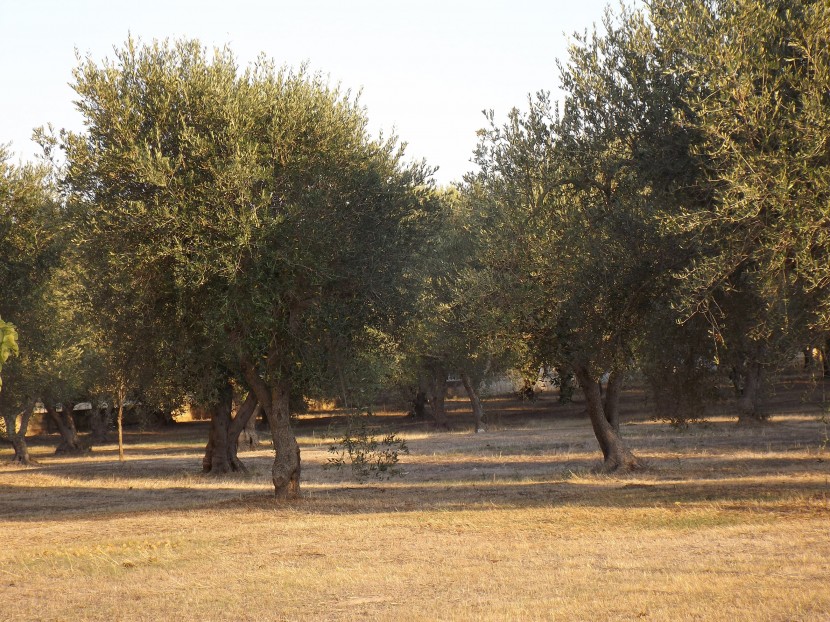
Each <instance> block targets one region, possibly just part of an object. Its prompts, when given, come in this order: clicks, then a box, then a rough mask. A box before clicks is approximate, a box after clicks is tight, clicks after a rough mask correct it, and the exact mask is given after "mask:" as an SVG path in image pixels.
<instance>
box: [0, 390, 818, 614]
mask: <svg viewBox="0 0 830 622" xmlns="http://www.w3.org/2000/svg"><path fill="white" fill-rule="evenodd" d="M828 388H829V389H830V386H828ZM822 393H823V387H821V386H820V385H819V386H818V387H815V386H811V385H810V384H809V383H808V382H807V381H806V380H804V381H800V380H797V379H795V380H792V381H791V382H790V383H789V384H788V385H787V386H785V387H782V388H780V389H779V391H778V392H777V393H776V394H775V395H774V396H773V398H772V401H771V408H772V410H773V412H774V413H775V414H774V416H773V417H772V419H771V421H770V423H768V424H764V425H756V426H749V427H742V426H738V425H737V424H736V422H735V420H734V419H733V418H731V417H729V416H728V411H723V412H721V413H716V414H715V416H713V417H711V418H710V419H709V421H708V423H706V424H702V425H696V426H693V427H691V428H690V429H688V430H686V431H677V430H674V429H672V428H671V427H669V426H667V425H665V424H662V423H655V422H652V421H650V420H648V419H647V418H645V417H644V416H642V415H641V413H642V412H643V410H644V409H643V400H642V397H641V396H640V395H639V394H638V393H636V392H629V393H627V394H626V396H625V403H624V405H625V417H624V421H625V423H624V426H623V432H624V435H625V437H626V438H627V439H628V441H629V442H630V443H631V445H632V446H633V448H634V449H635V451H636V452H637V454H638V455H639V456H641V457H644V458H646V459H647V461H648V468H647V469H646V470H644V471H642V472H638V473H634V474H628V475H619V476H616V475H615V476H609V475H601V474H597V473H595V472H594V470H593V469H594V467H596V466H597V460H598V454H597V450H596V444H595V441H594V440H593V437H592V435H591V431H590V426H589V424H588V422H587V421H586V420H585V418H584V416H583V415H582V414H581V413H582V409H583V406H582V405H581V404H579V403H576V404H573V405H570V406H567V407H562V406H559V405H557V404H556V403H555V400H553V399H541V400H539V401H537V402H534V403H520V402H510V401H503V400H497V401H491V402H490V403H489V404H488V406H489V409H490V412H491V419H492V420H494V421H495V425H494V426H492V427H491V430H490V431H488V432H487V433H485V434H479V435H473V434H470V433H469V428H470V426H471V418H470V416H469V413H468V412H467V411H466V410H465V404H464V403H463V402H461V401H457V402H453V403H452V407H453V410H454V417H455V419H454V420H455V421H456V422H457V424H456V425H457V429H456V430H455V431H452V432H449V433H437V432H433V431H432V430H430V429H429V428H428V427H427V426H426V425H424V424H416V423H412V422H411V421H410V420H407V419H405V418H403V417H402V416H400V415H398V414H394V413H389V414H387V415H386V416H384V417H382V423H383V426H384V427H385V428H388V429H392V430H396V431H398V432H399V433H400V434H401V435H403V436H404V437H405V438H406V439H407V442H408V444H409V447H410V450H411V454H410V455H409V456H404V457H403V468H404V469H405V471H406V475H405V476H404V477H402V478H399V479H395V480H392V481H388V482H387V481H384V482H370V483H368V484H359V483H357V482H354V481H352V480H350V479H349V477H348V474H347V473H337V472H332V471H326V470H323V468H322V465H323V464H324V463H325V462H326V460H327V458H328V457H329V455H330V454H328V452H327V451H326V450H327V447H328V441H327V439H326V438H325V437H326V434H327V433H328V432H329V427H328V426H329V424H330V421H329V420H328V419H327V418H326V417H325V416H319V417H316V418H315V417H309V418H307V419H304V420H302V421H300V423H299V425H298V430H299V435H300V441H301V445H302V452H303V463H304V471H303V480H304V498H303V499H302V500H300V501H298V502H294V503H290V504H284V505H277V504H275V502H274V501H273V500H272V498H271V494H270V487H269V481H268V480H269V471H270V463H271V460H272V453H271V452H270V451H269V450H268V449H267V448H263V449H261V450H259V451H256V452H251V453H245V454H243V455H242V458H243V460H244V461H245V462H246V464H248V465H249V467H250V468H251V470H252V473H251V475H249V476H228V477H222V478H216V477H206V476H202V475H201V474H200V472H199V471H200V464H201V450H202V447H203V445H204V441H205V438H206V426H205V425H204V424H198V423H193V424H184V425H179V426H176V428H174V429H170V430H165V431H162V432H152V433H150V432H147V433H143V434H138V433H130V434H128V435H127V440H128V445H127V457H128V461H127V462H126V463H124V464H119V463H118V461H117V453H116V448H115V446H113V445H108V446H103V447H100V448H98V447H96V448H95V451H94V452H93V453H92V454H90V455H88V456H82V457H57V456H54V455H52V453H51V452H52V448H53V447H54V443H55V439H54V438H51V439H50V438H48V437H47V438H39V439H34V442H33V454H34V456H35V457H36V458H37V459H38V460H40V462H41V463H40V465H39V466H36V467H30V468H23V467H15V466H10V465H9V464H8V462H7V458H8V457H9V456H10V455H11V452H10V449H9V448H7V447H2V448H0V535H2V546H0V619H3V620H10V621H11V620H154V621H155V620H168V619H177V620H226V619H236V620H280V619H286V620H294V619H302V620H341V619H342V620H352V619H399V620H476V619H494V620H524V619H549V620H589V619H590V620H672V621H675V620H677V621H682V620H729V621H730V622H734V621H738V620H747V621H749V620H752V621H760V620H830V590H828V589H827V579H828V576H830V501H828V497H830V455H828V452H827V451H826V444H827V439H828V437H827V433H828V430H827V425H826V424H825V423H823V421H822V416H823V414H824V412H825V410H824V407H823V405H822V403H821V401H822V396H821V394H822Z"/></svg>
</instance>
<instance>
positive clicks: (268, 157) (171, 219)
mask: <svg viewBox="0 0 830 622" xmlns="http://www.w3.org/2000/svg"><path fill="white" fill-rule="evenodd" d="M74 88H75V90H76V91H77V93H78V96H79V109H80V111H81V113H82V114H83V116H84V120H85V123H86V126H87V127H86V131H85V132H84V133H82V134H64V135H63V136H62V139H61V146H62V147H63V148H64V149H65V151H66V154H67V167H66V177H65V182H66V184H67V187H68V188H69V190H70V199H71V203H72V205H73V213H74V214H75V218H76V224H77V227H76V231H77V232H78V238H77V241H76V246H77V247H78V248H79V249H81V252H82V253H83V257H84V259H85V263H86V264H88V265H93V266H95V269H94V271H92V274H93V275H95V274H107V275H108V279H107V280H106V283H104V284H102V285H101V286H100V287H97V288H96V289H97V292H98V293H99V297H98V300H100V301H101V302H102V303H103V304H105V305H106V307H107V309H109V310H112V311H111V312H110V313H108V314H106V315H105V316H103V317H102V318H101V322H99V325H98V327H99V330H100V331H101V334H102V335H103V336H104V338H105V339H107V340H109V341H110V342H112V343H115V344H117V345H118V348H117V349H116V350H115V351H114V354H116V355H117V356H116V357H115V359H116V360H115V362H113V363H112V365H110V367H112V368H113V372H114V374H115V375H121V376H125V377H126V378H127V379H128V380H129V381H131V383H134V382H135V380H134V379H135V378H136V377H140V376H142V375H145V376H146V375H147V373H148V372H147V370H146V369H144V368H143V365H142V363H146V362H149V361H152V362H153V364H154V366H155V367H156V368H157V369H158V368H162V369H163V370H164V376H166V377H167V378H168V380H167V381H168V383H170V385H171V388H175V387H181V389H183V390H184V389H186V390H187V392H188V393H189V394H191V395H193V396H194V397H195V398H196V399H197V400H198V401H200V402H209V401H210V400H211V399H214V398H215V395H216V391H217V386H218V385H221V383H222V382H224V380H223V378H224V377H226V376H227V375H228V374H233V373H234V370H238V368H239V361H240V358H244V359H246V360H247V361H250V362H251V364H252V365H254V367H255V368H256V371H257V373H258V374H259V375H261V376H262V377H263V378H265V379H266V380H268V381H269V382H270V381H273V380H275V379H277V378H281V379H284V380H286V379H290V381H291V382H292V383H293V384H295V385H296V387H295V388H294V390H296V389H297V388H299V389H300V390H304V389H305V388H306V387H312V386H313V385H314V383H315V381H316V379H317V378H319V377H320V376H321V375H322V374H324V373H325V355H324V353H325V352H327V351H330V348H332V347H333V346H334V347H336V348H343V349H344V351H346V352H349V351H350V350H351V348H352V343H351V342H352V341H353V340H358V339H359V336H360V335H361V334H363V331H364V328H365V326H366V325H367V324H371V323H380V322H381V320H380V319H379V318H381V317H382V316H383V310H384V309H385V308H386V307H387V305H388V304H389V303H390V301H391V300H394V297H395V294H396V293H397V277H398V275H399V274H400V272H401V268H402V266H403V265H405V263H406V261H407V258H408V256H409V255H410V254H411V252H412V251H413V249H414V248H415V247H416V246H417V243H418V237H419V236H418V232H419V231H420V229H421V227H422V223H423V221H425V220H428V218H429V214H430V212H431V211H432V209H433V208H432V207H431V202H432V201H433V198H432V190H431V186H430V182H429V181H428V179H427V178H428V175H429V172H430V171H429V170H428V169H427V168H426V167H425V166H424V165H423V164H413V165H404V164H403V162H402V150H401V149H400V148H399V146H398V144H397V140H396V138H395V137H392V138H386V139H383V138H381V139H378V140H373V139H372V138H370V137H369V135H368V133H367V130H366V125H367V119H366V117H365V112H364V109H363V108H362V106H361V105H360V104H359V102H358V101H357V99H356V98H354V97H352V95H351V94H350V93H349V92H348V91H341V90H340V89H339V88H335V87H331V86H330V85H329V84H327V82H326V81H325V79H324V78H323V77H322V76H321V75H319V74H312V73H310V72H308V71H307V70H306V69H305V68H304V67H302V68H300V69H298V70H290V69H287V68H283V69H277V68H276V67H275V66H274V64H273V63H272V62H270V61H268V60H266V59H264V58H262V59H260V60H259V61H258V62H257V63H256V64H254V65H252V66H250V67H248V68H244V69H243V68H240V67H238V66H237V63H236V61H235V58H234V56H233V54H232V53H231V52H230V50H228V49H222V50H215V51H213V52H212V53H211V52H208V51H207V50H205V49H204V48H203V47H202V46H201V44H199V43H198V42H197V41H178V42H175V43H167V42H165V43H160V42H154V43H152V44H146V45H145V44H141V43H140V42H136V41H133V40H129V41H127V43H126V44H125V45H124V46H123V47H122V48H120V49H118V50H116V56H115V58H114V60H110V61H105V62H104V63H102V64H98V63H96V62H94V61H93V60H92V59H89V58H87V59H83V60H82V61H81V62H80V64H79V67H78V68H77V69H76V71H75V84H74ZM92 285H94V284H92ZM119 350H120V352H119ZM152 378H154V376H153V375H152V373H151V379H152ZM154 384H156V385H158V381H154Z"/></svg>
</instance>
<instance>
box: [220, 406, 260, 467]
mask: <svg viewBox="0 0 830 622" xmlns="http://www.w3.org/2000/svg"><path fill="white" fill-rule="evenodd" d="M259 411H260V406H259V403H258V402H257V399H256V395H254V392H253V391H249V392H248V397H247V398H245V401H244V402H242V405H241V406H240V407H239V410H237V411H236V416H235V417H234V418H233V420H232V421H231V424H230V426H228V460H229V461H230V463H231V467H232V468H233V470H234V471H242V472H243V473H247V472H248V469H247V468H246V467H245V465H244V464H242V461H241V460H240V459H239V456H238V452H239V444H240V441H241V440H242V437H243V434H247V440H245V442H244V444H243V446H247V448H249V449H254V448H255V447H256V445H257V444H258V443H259V438H258V437H257V436H256V428H255V427H254V430H253V435H254V436H253V437H251V432H246V431H247V430H248V429H249V427H250V425H249V424H254V425H256V416H257V413H258V412H259Z"/></svg>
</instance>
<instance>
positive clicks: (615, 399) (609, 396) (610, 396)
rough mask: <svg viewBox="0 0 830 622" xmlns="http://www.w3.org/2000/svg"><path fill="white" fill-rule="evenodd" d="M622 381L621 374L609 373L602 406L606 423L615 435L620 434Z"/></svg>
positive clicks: (616, 372)
mask: <svg viewBox="0 0 830 622" xmlns="http://www.w3.org/2000/svg"><path fill="white" fill-rule="evenodd" d="M623 380H624V378H623V374H622V373H621V372H618V371H612V372H611V374H610V375H609V376H608V385H607V387H606V389H605V403H604V404H603V406H602V409H603V412H604V413H605V419H606V421H608V423H610V424H611V427H612V428H614V432H616V433H617V434H619V433H620V394H621V393H622V387H623Z"/></svg>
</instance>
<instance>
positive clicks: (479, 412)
mask: <svg viewBox="0 0 830 622" xmlns="http://www.w3.org/2000/svg"><path fill="white" fill-rule="evenodd" d="M461 382H463V383H464V389H465V390H466V391H467V397H469V398H470V406H471V407H472V409H473V420H474V422H475V431H476V434H478V433H479V432H485V431H486V430H485V429H484V406H482V404H481V398H480V397H479V395H478V392H477V391H476V388H475V386H474V385H473V382H472V380H471V378H470V376H469V375H468V374H467V372H463V371H462V372H461Z"/></svg>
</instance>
